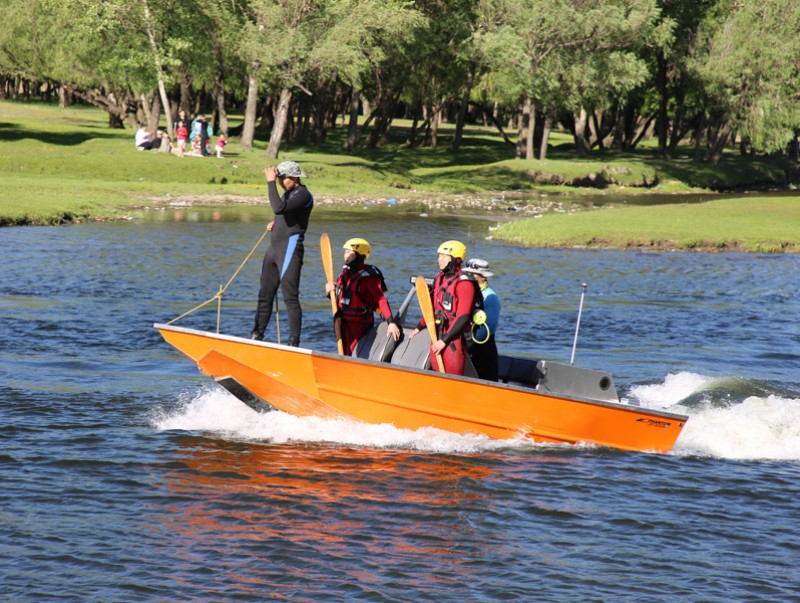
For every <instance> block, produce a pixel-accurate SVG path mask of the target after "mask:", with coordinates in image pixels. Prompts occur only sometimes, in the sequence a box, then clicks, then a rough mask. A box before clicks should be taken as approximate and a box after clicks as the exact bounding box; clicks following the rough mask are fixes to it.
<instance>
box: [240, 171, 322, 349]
mask: <svg viewBox="0 0 800 603" xmlns="http://www.w3.org/2000/svg"><path fill="white" fill-rule="evenodd" d="M264 174H265V175H266V177H267V189H268V191H269V204H270V205H271V206H272V211H274V212H275V219H273V220H272V221H271V222H270V223H269V224H267V230H268V231H269V232H271V233H272V238H271V240H270V245H269V248H268V249H267V253H265V254H264V263H263V264H262V266H261V290H260V291H259V292H258V307H257V309H256V321H255V326H254V327H253V332H252V333H251V334H250V338H251V339H257V340H258V341H261V340H262V339H264V330H265V329H266V328H267V325H269V320H270V318H271V317H272V304H273V302H274V300H275V294H276V293H277V291H278V286H279V285H280V288H281V293H282V294H283V303H284V305H285V306H286V315H287V317H288V319H289V340H288V341H287V344H288V345H291V346H299V345H300V330H301V329H302V326H303V311H302V309H301V308H300V270H301V269H302V267H303V239H304V237H305V234H306V229H307V228H308V219H309V217H310V216H311V210H312V209H313V207H314V197H313V196H312V195H311V191H309V190H308V188H306V186H305V185H304V184H303V183H302V181H301V180H300V179H301V178H305V177H306V175H305V174H304V173H303V170H301V169H300V166H299V165H297V164H296V163H295V162H294V161H284V162H283V163H281V164H279V165H278V166H277V167H272V166H270V167H268V168H267V169H266V170H264ZM276 182H277V183H279V184H280V185H281V188H283V190H284V193H283V195H281V194H279V193H278V187H277V184H276Z"/></svg>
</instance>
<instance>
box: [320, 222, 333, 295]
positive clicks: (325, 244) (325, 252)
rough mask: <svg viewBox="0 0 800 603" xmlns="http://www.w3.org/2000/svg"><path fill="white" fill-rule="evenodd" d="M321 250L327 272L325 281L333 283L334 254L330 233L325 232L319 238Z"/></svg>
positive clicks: (323, 266)
mask: <svg viewBox="0 0 800 603" xmlns="http://www.w3.org/2000/svg"><path fill="white" fill-rule="evenodd" d="M319 250H320V253H321V255H322V268H323V269H324V270H325V280H326V281H327V282H329V283H332V282H333V253H331V239H330V237H329V236H328V233H325V232H323V233H322V236H321V237H320V238H319Z"/></svg>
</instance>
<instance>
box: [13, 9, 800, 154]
mask: <svg viewBox="0 0 800 603" xmlns="http://www.w3.org/2000/svg"><path fill="white" fill-rule="evenodd" d="M0 18H2V22H3V28H2V30H0V97H1V98H9V97H12V98H18V97H20V96H21V97H24V98H27V97H31V96H45V97H48V98H56V97H57V98H58V99H59V102H60V103H61V104H68V103H70V102H73V101H74V100H75V99H79V100H80V101H83V102H86V103H90V104H92V105H94V106H97V107H100V108H102V109H103V110H104V111H106V112H107V114H108V117H109V125H110V126H112V127H123V126H124V125H125V124H127V125H128V126H131V127H135V126H138V125H140V124H141V125H145V126H146V127H148V129H151V130H152V129H155V128H156V127H157V125H158V123H160V120H161V119H165V120H166V123H167V127H168V129H170V130H171V129H172V125H173V121H174V120H175V117H176V115H177V113H178V111H179V110H180V109H184V110H186V111H187V112H189V113H197V112H200V111H202V110H206V111H208V109H211V110H210V111H208V112H209V113H212V114H213V122H214V124H215V127H216V129H217V130H218V131H221V132H223V133H226V134H237V135H240V136H241V143H242V145H243V146H245V147H252V145H253V141H254V137H255V133H256V128H257V127H258V126H262V127H263V128H264V131H269V132H270V135H269V141H268V144H267V156H268V157H271V158H275V157H277V156H278V153H279V151H280V146H281V143H282V142H283V141H284V140H287V139H289V140H298V141H308V142H310V143H313V142H320V141H323V140H324V139H325V137H326V134H327V132H328V131H329V130H331V128H334V127H342V128H346V132H347V135H346V138H345V142H344V146H345V148H346V149H347V150H349V151H353V150H355V149H356V148H357V147H358V146H359V145H366V146H370V147H375V146H379V145H381V144H383V143H385V142H386V141H387V139H388V136H389V132H390V129H391V126H392V120H393V119H394V118H397V117H405V118H407V119H409V120H410V121H411V124H412V125H411V128H410V130H409V134H408V140H407V144H408V145H409V146H416V145H431V146H436V145H437V144H438V139H437V137H438V128H439V126H440V125H441V124H442V123H443V121H444V120H446V121H448V122H450V123H452V124H453V126H454V128H453V132H454V134H453V136H452V138H451V139H450V143H449V150H450V151H452V152H457V151H458V149H459V146H460V145H461V141H462V136H463V131H464V126H465V125H466V124H467V123H470V122H473V123H475V122H481V121H482V122H483V123H485V124H487V125H491V126H492V127H495V128H497V130H498V131H499V132H500V134H501V135H502V136H503V139H504V140H505V141H506V142H507V144H508V146H509V154H510V155H511V154H513V156H516V157H522V158H526V159H535V158H539V159H543V158H545V157H546V154H547V148H548V140H549V136H550V133H551V131H552V130H553V129H554V128H562V129H564V130H565V131H569V132H570V133H571V134H572V136H573V139H574V148H575V151H576V153H577V155H578V156H580V157H585V156H587V155H589V154H590V153H591V152H592V151H593V150H595V149H605V148H613V149H619V150H626V149H634V148H635V147H636V146H637V145H638V144H639V143H640V141H642V140H643V139H645V138H651V137H655V138H656V139H657V141H658V151H659V153H661V154H662V155H663V156H667V157H668V156H670V155H671V154H672V153H673V152H674V151H675V149H676V147H677V146H678V144H681V143H683V144H686V143H687V142H688V143H691V144H692V145H693V147H694V153H695V158H696V159H697V160H704V161H709V162H711V163H716V162H717V161H718V160H719V158H720V156H721V153H722V150H723V149H724V148H725V147H726V146H730V145H732V144H734V143H735V144H737V145H739V147H740V149H741V152H742V153H751V154H755V153H783V152H787V151H788V152H789V153H792V154H794V155H793V156H794V158H795V159H796V157H797V155H796V153H797V138H798V134H799V132H798V128H800V2H797V0H202V1H201V0H127V1H125V2H113V1H111V0H3V2H2V5H0ZM234 108H235V109H236V110H237V111H242V112H243V113H244V121H243V123H242V124H241V125H240V126H237V128H236V129H235V130H236V131H233V130H234V128H231V127H230V125H229V123H228V112H229V111H230V110H232V109H234ZM359 118H360V119H359ZM339 121H341V123H338V122H339Z"/></svg>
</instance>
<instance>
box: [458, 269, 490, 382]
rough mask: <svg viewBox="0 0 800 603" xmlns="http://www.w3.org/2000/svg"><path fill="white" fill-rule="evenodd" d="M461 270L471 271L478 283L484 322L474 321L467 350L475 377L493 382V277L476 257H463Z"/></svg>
mask: <svg viewBox="0 0 800 603" xmlns="http://www.w3.org/2000/svg"><path fill="white" fill-rule="evenodd" d="M461 270H462V272H464V273H466V274H471V275H472V276H473V277H474V278H475V280H476V281H477V282H478V286H479V287H480V290H481V294H483V311H484V313H485V314H486V320H485V322H484V323H483V324H481V325H480V326H479V325H477V324H475V325H474V326H473V329H472V337H469V338H467V353H468V354H469V357H470V359H471V360H472V364H473V365H474V366H475V371H476V372H477V373H478V377H480V378H481V379H486V380H487V381H497V370H498V369H497V344H496V343H495V340H494V335H495V332H496V331H497V325H498V323H499V322H500V298H499V297H498V296H497V293H495V292H494V289H492V288H491V287H490V286H489V277H492V276H494V273H493V272H492V271H491V270H489V262H487V261H486V260H481V259H478V258H473V259H470V260H467V262H466V263H465V264H464V266H463V267H462V268H461Z"/></svg>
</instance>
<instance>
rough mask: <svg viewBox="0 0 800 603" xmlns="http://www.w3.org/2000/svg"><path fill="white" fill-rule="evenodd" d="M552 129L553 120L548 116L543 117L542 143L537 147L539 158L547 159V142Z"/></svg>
mask: <svg viewBox="0 0 800 603" xmlns="http://www.w3.org/2000/svg"><path fill="white" fill-rule="evenodd" d="M552 129H553V120H552V119H550V117H545V118H544V130H543V131H542V145H541V146H540V147H539V159H541V160H544V159H547V143H548V141H549V140H550V132H551V131H552Z"/></svg>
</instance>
